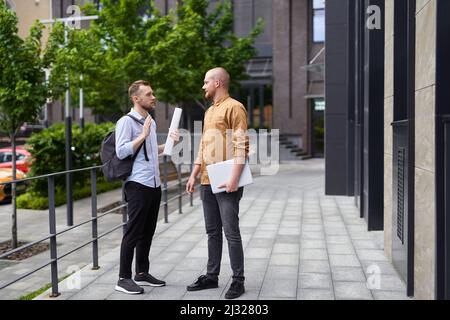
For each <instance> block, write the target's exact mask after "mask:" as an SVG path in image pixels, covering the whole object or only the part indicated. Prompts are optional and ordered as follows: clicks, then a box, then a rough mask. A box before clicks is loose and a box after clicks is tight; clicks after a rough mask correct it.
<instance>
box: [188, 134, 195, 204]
mask: <svg viewBox="0 0 450 320" xmlns="http://www.w3.org/2000/svg"><path fill="white" fill-rule="evenodd" d="M190 146H191V161H190V163H189V174H192V170H193V169H194V134H193V133H192V134H191V144H190ZM189 204H190V206H191V207H192V206H194V194H193V193H191V194H189Z"/></svg>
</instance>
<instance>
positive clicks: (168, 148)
mask: <svg viewBox="0 0 450 320" xmlns="http://www.w3.org/2000/svg"><path fill="white" fill-rule="evenodd" d="M182 112H183V110H182V109H181V108H175V111H174V113H173V117H172V122H171V123H170V127H169V134H168V135H167V139H166V145H165V146H164V151H163V154H164V155H165V156H171V155H172V149H173V145H174V141H173V139H172V138H171V137H170V132H172V131H175V130H177V129H178V126H179V125H180V119H181V113H182Z"/></svg>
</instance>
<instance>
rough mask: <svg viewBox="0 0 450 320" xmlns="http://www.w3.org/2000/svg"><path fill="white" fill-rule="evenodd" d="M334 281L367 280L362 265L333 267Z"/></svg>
mask: <svg viewBox="0 0 450 320" xmlns="http://www.w3.org/2000/svg"><path fill="white" fill-rule="evenodd" d="M331 272H332V275H333V281H347V282H349V281H352V282H364V283H365V282H366V276H365V275H364V271H363V269H362V267H356V268H355V267H332V268H331Z"/></svg>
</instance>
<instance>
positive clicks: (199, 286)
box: [186, 276, 219, 291]
mask: <svg viewBox="0 0 450 320" xmlns="http://www.w3.org/2000/svg"><path fill="white" fill-rule="evenodd" d="M218 286H219V281H214V280H211V279H209V278H208V277H207V276H200V277H199V278H198V279H197V281H195V282H194V283H193V284H191V285H188V286H187V287H186V289H187V291H198V290H205V289H213V288H217V287H218Z"/></svg>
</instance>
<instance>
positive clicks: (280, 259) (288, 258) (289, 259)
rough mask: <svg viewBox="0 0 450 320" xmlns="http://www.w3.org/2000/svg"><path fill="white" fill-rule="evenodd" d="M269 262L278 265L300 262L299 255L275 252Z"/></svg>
mask: <svg viewBox="0 0 450 320" xmlns="http://www.w3.org/2000/svg"><path fill="white" fill-rule="evenodd" d="M269 263H270V264H271V265H278V266H297V265H298V263H299V255H298V254H284V253H275V254H272V256H271V258H270V262H269Z"/></svg>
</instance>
